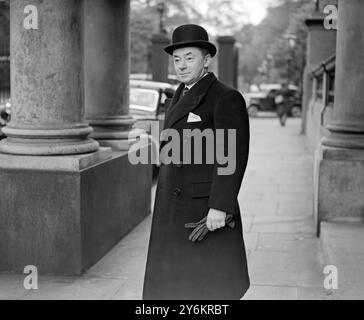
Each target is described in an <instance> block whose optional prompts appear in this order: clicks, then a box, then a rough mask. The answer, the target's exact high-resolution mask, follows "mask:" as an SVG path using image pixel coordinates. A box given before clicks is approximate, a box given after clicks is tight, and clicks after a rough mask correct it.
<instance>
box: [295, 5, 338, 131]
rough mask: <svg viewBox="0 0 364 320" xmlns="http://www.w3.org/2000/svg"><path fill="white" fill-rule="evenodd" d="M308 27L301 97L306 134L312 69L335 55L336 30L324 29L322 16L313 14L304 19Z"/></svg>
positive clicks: (302, 129)
mask: <svg viewBox="0 0 364 320" xmlns="http://www.w3.org/2000/svg"><path fill="white" fill-rule="evenodd" d="M305 22H306V25H307V27H308V36H307V50H306V66H305V70H304V73H303V97H302V128H301V132H302V133H306V123H307V111H308V105H309V103H310V100H311V98H312V78H311V77H310V73H311V71H312V68H314V67H316V66H317V65H318V64H319V63H321V62H323V61H324V60H326V59H327V58H328V57H330V56H331V55H333V54H335V47H336V30H333V29H331V30H326V29H325V28H324V16H323V15H322V14H321V13H318V12H316V13H314V14H313V15H312V16H311V17H310V18H308V19H306V21H305Z"/></svg>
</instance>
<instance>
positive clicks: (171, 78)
mask: <svg viewBox="0 0 364 320" xmlns="http://www.w3.org/2000/svg"><path fill="white" fill-rule="evenodd" d="M130 80H148V81H152V75H151V74H150V73H131V74H130ZM167 82H168V83H169V84H171V85H172V87H173V89H174V90H176V89H177V87H178V86H179V84H180V81H179V80H178V79H177V76H176V75H174V74H169V75H168V80H167Z"/></svg>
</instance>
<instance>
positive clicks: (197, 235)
mask: <svg viewBox="0 0 364 320" xmlns="http://www.w3.org/2000/svg"><path fill="white" fill-rule="evenodd" d="M206 220H207V217H204V218H203V219H201V220H200V221H198V222H190V223H186V224H185V228H193V230H192V232H191V233H190V235H189V237H188V240H190V241H192V242H196V241H201V240H203V239H204V238H205V236H206V235H207V233H208V232H209V231H210V230H209V229H208V228H207V226H206ZM225 225H227V226H229V227H230V228H231V229H233V228H234V227H235V220H234V217H233V215H232V214H228V215H226V218H225Z"/></svg>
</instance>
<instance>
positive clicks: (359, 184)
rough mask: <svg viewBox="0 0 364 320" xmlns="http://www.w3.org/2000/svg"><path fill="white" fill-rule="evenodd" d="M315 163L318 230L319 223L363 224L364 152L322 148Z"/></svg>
mask: <svg viewBox="0 0 364 320" xmlns="http://www.w3.org/2000/svg"><path fill="white" fill-rule="evenodd" d="M315 160H316V166H315V167H316V174H315V187H316V192H315V194H316V199H315V218H316V222H317V226H318V228H319V224H320V222H321V221H364V197H363V194H364V174H363V172H364V150H359V149H358V150H355V149H344V148H334V147H327V146H321V148H320V150H319V152H318V153H317V155H316V159H315ZM318 233H319V230H318Z"/></svg>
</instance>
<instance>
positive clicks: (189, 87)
mask: <svg viewBox="0 0 364 320" xmlns="http://www.w3.org/2000/svg"><path fill="white" fill-rule="evenodd" d="M207 75H208V72H206V73H205V74H204V75H203V76H202V77H201V78H200V79H198V80H197V81H196V82H194V83H192V84H189V85H187V84H186V85H185V88H187V89H188V90H190V89H191V88H192V87H193V86H194V85H195V84H196V83H197V82H199V81H200V80H201V79H202V78H203V77H205V76H207Z"/></svg>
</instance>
